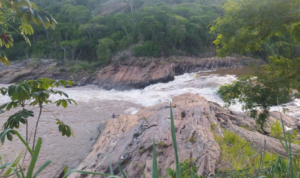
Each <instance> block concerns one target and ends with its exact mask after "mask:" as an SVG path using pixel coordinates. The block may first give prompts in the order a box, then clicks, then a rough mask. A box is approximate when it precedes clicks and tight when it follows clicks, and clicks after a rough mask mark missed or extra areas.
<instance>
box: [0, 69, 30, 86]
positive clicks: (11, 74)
mask: <svg viewBox="0 0 300 178" xmlns="http://www.w3.org/2000/svg"><path fill="white" fill-rule="evenodd" d="M31 72H32V69H6V70H4V71H1V72H0V83H2V84H9V83H14V82H17V81H19V80H20V79H21V78H24V77H26V76H29V75H30V74H31Z"/></svg>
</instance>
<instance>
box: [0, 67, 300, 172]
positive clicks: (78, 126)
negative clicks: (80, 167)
mask: <svg viewBox="0 0 300 178" xmlns="http://www.w3.org/2000/svg"><path fill="white" fill-rule="evenodd" d="M244 74H252V71H251V70H250V69H226V70H218V71H207V72H198V73H190V74H184V75H180V76H176V77H175V80H174V81H171V82H169V83H158V84H154V85H151V86H148V87H146V88H144V89H136V90H129V91H115V90H110V91H107V90H103V89H101V88H98V87H97V86H94V85H88V86H84V87H74V88H60V90H62V91H64V92H66V93H68V95H69V97H70V98H72V99H75V100H76V101H77V102H78V103H79V106H77V107H75V106H71V107H68V108H67V109H57V108H55V107H54V106H49V110H51V111H53V112H54V114H56V115H58V117H59V118H60V119H61V120H63V121H64V122H65V123H66V124H70V126H71V127H72V128H73V130H74V132H75V138H64V137H62V136H61V135H60V134H59V133H58V130H57V126H55V119H53V116H52V114H49V113H44V118H45V119H44V121H43V122H41V125H40V126H41V127H44V128H43V129H40V130H39V132H38V136H40V137H42V138H43V140H44V145H43V146H44V148H43V149H44V150H42V151H43V153H44V154H43V155H44V156H43V157H42V158H41V160H42V161H45V160H47V159H54V160H56V162H55V163H54V166H52V167H51V169H49V170H48V172H46V173H45V174H43V177H53V175H54V172H55V170H57V169H59V168H61V165H62V163H63V164H66V165H68V166H70V167H74V166H76V165H77V164H78V163H79V162H80V160H81V159H82V158H83V157H84V155H85V154H86V153H87V152H88V151H89V150H90V148H91V146H92V145H93V143H94V141H95V140H96V139H97V136H98V135H99V131H98V127H99V124H100V123H104V122H105V121H106V120H107V119H108V118H110V116H111V114H112V113H115V114H135V113H136V112H137V111H138V110H139V109H140V108H142V107H146V106H152V105H155V104H158V103H161V102H171V101H172V98H173V97H174V96H178V95H180V94H184V93H188V92H189V93H194V94H199V95H200V96H203V97H205V98H206V99H207V100H209V101H213V102H216V103H218V104H221V105H223V104H224V102H223V100H222V99H221V98H220V97H219V96H218V95H216V91H217V90H218V88H219V87H220V86H221V85H223V84H229V83H232V82H233V81H235V80H236V79H237V77H238V76H240V75H244ZM3 86H7V85H0V87H3ZM52 99H54V100H55V99H58V98H56V97H55V96H52ZM7 101H9V98H6V97H3V96H0V104H1V103H5V102H7ZM241 106H242V105H241V104H237V105H234V106H231V107H230V109H231V110H234V111H238V112H241V111H242V110H241ZM286 107H287V108H288V109H289V111H288V112H287V114H289V115H291V116H294V117H297V118H298V117H299V118H300V100H295V101H293V102H290V103H288V104H286ZM279 109H281V108H278V107H275V106H274V107H272V110H277V111H278V110H279ZM2 115H3V114H2ZM6 115H9V114H6ZM0 116H1V115H0ZM3 117H7V116H1V117H0V124H1V125H2V124H3V122H4V121H5V119H4V120H3V119H1V118H3ZM56 117H57V116H56ZM49 122H50V123H49ZM22 129H23V130H22ZM20 131H21V133H22V134H24V128H20ZM15 140H16V139H15ZM14 147H22V146H21V144H20V143H19V142H17V141H14V142H12V143H11V142H8V143H5V144H4V146H0V155H3V154H7V155H8V154H9V153H10V149H11V148H14ZM19 150H20V149H19ZM71 155H72V156H71ZM74 155H77V156H74ZM9 156H11V157H12V156H16V154H14V155H9ZM53 157H54V158H53ZM70 158H72V159H70ZM42 161H41V162H42Z"/></svg>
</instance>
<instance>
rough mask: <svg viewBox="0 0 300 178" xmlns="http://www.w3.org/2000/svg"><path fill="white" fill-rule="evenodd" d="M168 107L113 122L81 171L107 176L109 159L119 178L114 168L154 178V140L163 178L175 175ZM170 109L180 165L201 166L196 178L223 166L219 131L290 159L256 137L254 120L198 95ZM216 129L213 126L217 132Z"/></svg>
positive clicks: (183, 97)
mask: <svg viewBox="0 0 300 178" xmlns="http://www.w3.org/2000/svg"><path fill="white" fill-rule="evenodd" d="M169 106H170V105H169V103H161V104H158V105H156V106H152V107H148V108H143V109H141V110H140V111H139V112H138V113H137V114H135V115H128V116H120V117H119V118H117V119H109V120H108V121H107V122H106V126H105V129H104V130H103V132H102V134H101V135H100V137H99V138H98V141H97V142H96V143H95V145H94V146H93V148H92V151H91V152H90V153H89V154H88V155H87V156H86V158H85V159H83V161H82V162H81V164H80V165H79V166H78V167H77V169H80V170H85V171H95V172H103V173H109V172H110V171H109V169H110V168H109V157H110V160H111V161H112V163H113V165H112V166H113V169H114V172H115V173H116V174H119V175H120V171H119V169H118V167H117V165H116V164H115V162H118V163H119V164H120V165H121V167H122V168H123V170H124V171H125V172H126V174H127V175H128V176H129V177H142V174H143V173H144V174H145V176H146V177H151V168H152V147H153V139H155V143H156V148H157V155H158V156H157V157H158V158H157V159H158V167H159V169H160V176H163V175H165V171H166V169H167V168H168V167H171V168H173V169H174V168H175V164H174V162H175V158H174V150H173V149H174V148H173V144H172V136H171V132H170V130H171V129H170V108H169ZM172 108H173V114H174V120H175V127H176V138H177V147H178V155H179V160H180V162H182V161H184V160H186V159H193V160H194V161H195V165H197V170H198V172H197V175H204V176H208V175H213V174H214V171H215V169H216V168H217V166H220V165H219V161H220V160H219V159H220V147H219V145H218V143H217V142H216V141H215V140H214V134H213V132H214V133H216V134H218V135H221V136H222V135H223V133H222V132H223V131H222V129H221V127H222V128H223V129H226V130H228V131H231V132H234V133H236V134H238V135H240V136H241V137H243V138H245V139H246V140H248V141H249V142H250V144H251V145H252V146H254V147H255V148H257V149H262V147H263V145H265V149H266V150H269V151H271V152H275V153H278V154H281V155H286V153H285V150H284V148H283V147H282V145H281V144H280V142H279V141H278V140H277V139H275V138H272V137H269V136H266V135H262V134H261V133H259V132H256V131H255V127H256V125H255V121H254V120H253V119H251V118H249V117H248V116H247V115H245V114H242V113H234V112H231V111H229V110H227V109H224V108H222V107H221V106H219V105H217V104H214V103H212V102H208V101H207V100H206V99H204V98H203V97H200V96H199V95H195V94H190V93H187V94H183V95H180V96H178V97H175V98H173V103H172ZM183 112H184V114H182V113H183ZM277 116H278V113H276V112H272V113H271V118H270V120H272V119H275V118H276V117H277ZM143 118H146V120H145V119H143ZM283 118H284V123H286V124H287V125H288V124H289V125H290V126H293V125H295V126H296V124H295V120H294V119H293V118H291V117H288V116H284V117H283ZM212 124H214V126H215V128H214V130H213V131H212V130H211V128H212V127H211V125H212ZM242 127H244V128H249V130H246V129H244V128H242ZM108 135H109V136H108ZM299 151H300V146H299V145H295V144H292V153H293V154H294V155H297V154H298V153H299ZM221 166H222V165H221ZM70 177H71V178H79V177H80V175H79V174H77V173H74V174H72V175H71V176H70ZM86 177H90V178H91V177H93V176H86Z"/></svg>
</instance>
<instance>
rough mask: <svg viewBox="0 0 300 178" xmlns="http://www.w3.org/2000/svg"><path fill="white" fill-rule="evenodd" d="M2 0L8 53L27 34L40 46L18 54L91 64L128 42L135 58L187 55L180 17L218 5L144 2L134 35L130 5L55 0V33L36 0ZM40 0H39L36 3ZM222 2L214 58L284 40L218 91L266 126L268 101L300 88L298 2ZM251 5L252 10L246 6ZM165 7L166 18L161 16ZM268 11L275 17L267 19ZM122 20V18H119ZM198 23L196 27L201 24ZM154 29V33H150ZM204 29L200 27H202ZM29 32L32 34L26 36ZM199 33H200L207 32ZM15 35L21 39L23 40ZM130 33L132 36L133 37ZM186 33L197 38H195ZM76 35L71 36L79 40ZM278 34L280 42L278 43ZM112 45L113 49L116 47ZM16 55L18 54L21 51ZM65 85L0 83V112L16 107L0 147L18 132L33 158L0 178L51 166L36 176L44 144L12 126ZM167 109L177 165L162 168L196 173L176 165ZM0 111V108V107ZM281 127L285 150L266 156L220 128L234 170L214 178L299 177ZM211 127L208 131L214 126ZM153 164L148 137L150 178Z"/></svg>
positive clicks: (29, 176) (184, 20)
mask: <svg viewBox="0 0 300 178" xmlns="http://www.w3.org/2000/svg"><path fill="white" fill-rule="evenodd" d="M0 2H1V3H0V8H1V11H0V13H1V15H2V16H1V19H0V24H1V26H0V28H1V29H2V30H3V33H2V35H1V36H0V38H1V43H0V45H1V47H2V48H4V47H6V48H10V47H12V45H13V44H14V43H13V42H15V44H16V45H15V47H16V48H14V50H15V49H16V50H17V48H18V45H21V44H22V43H25V42H27V43H30V38H31V41H34V42H36V44H38V45H37V46H34V45H33V49H35V50H33V51H34V52H36V51H38V53H29V52H30V51H29V48H26V47H24V46H21V47H20V46H19V49H20V50H18V51H19V52H22V51H23V52H24V50H25V53H23V54H25V55H32V54H39V52H41V53H40V54H42V55H46V56H47V55H49V56H50V55H57V57H61V56H63V59H64V60H67V59H72V60H79V59H80V56H81V55H82V56H85V57H86V55H93V54H95V55H96V56H97V58H87V59H90V61H98V62H99V61H100V62H101V64H107V63H108V62H110V60H111V56H112V54H113V53H115V52H117V51H119V50H122V49H126V48H128V47H130V46H131V45H136V44H139V45H136V46H133V47H134V51H135V52H136V53H137V54H136V55H139V56H143V55H146V56H147V55H152V56H153V55H159V54H160V55H165V54H166V55H168V54H169V53H168V52H169V51H170V50H171V52H178V51H184V52H185V53H188V52H189V50H190V49H192V48H193V47H194V46H192V47H191V48H190V49H188V48H186V47H188V44H185V43H186V39H187V37H188V35H187V30H190V29H192V27H194V26H193V20H192V19H193V18H192V15H190V16H189V17H185V16H184V15H186V14H188V15H189V13H187V12H186V11H188V12H192V14H193V13H195V14H196V16H197V15H200V18H195V19H194V20H199V19H200V21H197V22H196V23H195V24H201V23H202V22H205V24H206V20H208V17H205V14H204V13H203V14H201V13H202V11H205V12H206V13H217V12H218V11H216V9H217V7H214V6H212V5H211V4H210V5H206V6H207V7H205V8H203V7H204V6H203V5H194V4H193V5H191V4H181V5H177V6H170V5H168V4H163V5H156V6H152V7H145V8H144V9H142V10H140V11H136V14H137V15H136V16H135V18H138V17H143V18H142V19H141V20H138V21H135V19H130V20H131V22H133V23H131V22H130V23H129V25H133V24H134V25H137V24H140V26H136V27H138V28H145V29H144V30H145V31H143V32H138V33H135V31H134V30H133V29H134V28H131V27H130V28H129V29H131V30H132V31H129V30H128V29H127V25H128V23H126V24H124V22H129V21H123V17H131V16H130V14H134V12H135V11H134V10H133V9H134V8H133V6H132V8H131V11H130V13H127V14H121V17H122V18H120V17H119V18H118V16H120V14H114V15H110V16H107V17H102V16H92V15H91V13H90V12H91V11H90V10H89V9H88V8H86V7H85V5H84V4H83V5H82V4H81V5H78V4H79V3H84V2H85V1H76V0H75V1H71V2H70V3H69V2H68V3H67V4H64V2H62V4H61V2H60V1H53V3H55V2H60V3H59V4H60V5H62V6H58V7H57V6H56V10H58V12H57V14H58V17H59V18H61V20H62V26H60V27H58V29H60V30H56V31H47V30H45V29H47V28H48V27H50V26H51V27H52V28H54V27H55V24H56V21H55V19H54V18H53V17H52V16H51V15H50V14H48V13H47V12H44V11H40V10H39V9H38V7H37V6H36V5H35V4H34V3H31V2H30V1H14V0H0ZM39 2H40V3H41V2H42V1H39ZM88 2H90V1H88ZM88 2H87V3H88ZM180 2H181V1H180ZM90 3H91V2H90ZM223 7H224V15H223V14H222V13H220V14H221V15H222V17H221V18H219V19H217V21H215V24H214V25H213V26H212V27H211V30H212V32H215V33H217V34H218V37H217V39H216V40H215V44H216V45H218V47H219V50H218V53H219V55H224V54H226V53H231V52H240V53H248V52H250V53H253V54H255V51H256V52H257V50H259V49H262V51H264V48H263V47H265V45H266V44H274V46H272V45H271V46H267V48H266V49H270V48H271V49H272V50H274V49H276V47H278V45H275V44H276V41H278V40H279V41H281V42H282V43H281V44H284V45H279V47H280V48H278V49H281V50H279V54H280V55H282V57H276V56H273V57H270V64H268V65H266V66H261V67H258V68H257V69H258V70H257V76H256V78H254V77H252V76H248V77H241V78H239V79H238V80H237V81H236V82H235V83H233V84H231V85H226V86H223V87H221V89H220V90H219V94H220V95H221V96H222V97H223V98H224V100H225V101H226V102H227V103H228V104H229V105H230V104H232V103H234V102H235V101H236V99H238V100H240V102H242V103H244V109H245V110H248V111H250V113H251V116H252V117H254V118H256V120H257V123H258V124H259V125H260V128H261V130H263V131H264V126H265V124H266V122H267V119H268V115H269V113H268V112H269V108H270V106H271V105H274V103H275V104H281V103H282V102H286V101H288V100H289V99H290V98H291V97H292V96H294V97H298V95H297V93H295V92H294V91H295V90H296V91H299V90H300V89H299V84H298V83H299V72H298V69H299V62H298V60H297V58H296V57H295V54H294V52H295V45H297V44H298V43H299V42H300V38H299V28H300V27H299V26H300V23H299V17H300V15H299V2H298V1H297V0H284V1H283V0H274V1H266V2H261V1H259V0H249V1H242V0H237V1H228V2H227V3H226V4H225V5H224V6H223ZM249 7H251V8H249ZM193 8H195V9H196V10H195V11H194V12H193V11H192V10H191V9H193ZM54 9H55V8H54ZM178 9H181V10H182V14H181V11H177V10H178ZM253 9H258V10H256V11H252V10H253ZM206 10H207V11H206ZM198 11H199V12H198ZM165 12H166V14H167V15H166V14H165ZM78 13H80V14H81V15H80V16H78V15H77V14H78ZM274 13H275V16H273V15H274ZM11 16H12V17H15V19H16V20H18V22H21V23H14V22H15V21H12V20H11V19H10V18H6V17H11ZM96 17H97V19H95V18H96ZM163 17H164V18H163ZM270 17H272V18H270ZM209 18H210V17H209ZM120 19H121V21H118V20H120ZM124 19H126V18H124ZM91 20H94V21H91ZM202 20H203V21H202ZM252 20H254V21H252ZM102 21H103V23H102ZM85 22H87V23H91V24H89V25H87V26H86V27H83V26H80V25H84V24H86V23H85ZM98 22H101V23H98ZM122 22H123V23H122ZM134 22H136V23H134ZM147 22H151V23H147ZM254 22H255V23H254ZM31 23H35V24H43V26H44V27H45V28H42V30H41V31H40V32H41V34H42V33H43V34H46V35H45V38H46V39H44V40H42V43H39V42H41V41H40V39H41V38H42V39H43V37H40V36H39V33H34V31H33V29H32V26H31ZM97 23H98V25H99V26H97V28H100V29H101V30H103V31H101V30H99V29H97V28H96V30H95V29H94V26H93V25H94V24H97ZM187 24H189V25H191V28H189V29H187V27H188V26H186V25H187ZM16 27H17V28H16ZM78 27H79V28H78ZM90 27H91V28H90ZM146 27H147V28H146ZM200 27H201V28H202V26H200ZM39 28H40V27H37V31H36V32H38V31H39V30H40V29H39ZM86 28H87V29H88V30H87V31H84V29H85V30H86ZM106 28H108V29H109V31H108V32H107V33H108V35H107V36H106V35H105V33H106V32H105V29H106ZM166 28H167V30H166ZM17 29H19V30H17ZM77 29H79V30H80V29H82V30H83V31H84V33H83V34H85V36H84V35H82V36H80V35H78V34H80V31H77ZM150 29H151V31H150ZM162 29H163V30H162ZM196 29H197V28H196ZM12 30H14V32H11V31H12ZM91 30H95V34H93V35H95V36H92V33H91V32H92V31H91ZM135 30H139V29H135ZM152 31H154V32H156V33H155V34H154V33H151V32H152ZM203 31H205V28H204V30H203ZM97 32H101V34H97ZM182 32H184V33H182ZM205 32H206V31H205ZM33 33H34V35H33V36H31V37H29V36H30V35H32V34H33ZM50 33H53V34H50ZM202 33H203V32H201V34H202ZM133 34H136V35H137V37H138V38H140V37H141V38H140V39H138V41H129V40H134V38H133V37H135V36H133V37H132V36H131V35H133ZM183 34H184V35H183ZM196 34H197V33H196ZM204 34H205V35H206V34H208V33H204ZM50 35H51V38H50ZM72 35H73V36H72ZM76 35H78V36H79V37H78V38H77V36H76ZM97 35H98V36H101V39H100V38H98V37H97ZM102 35H103V36H102ZM209 35H213V34H208V36H209ZM13 37H14V38H13ZM20 37H22V39H21V38H20ZM102 37H103V38H102ZM130 37H132V39H131V38H130ZM171 37H172V38H171ZM183 37H184V38H183ZM190 37H192V38H193V39H194V38H195V39H196V37H195V36H194V35H192V36H190ZM205 37H207V36H205ZM18 38H19V39H18ZM23 39H25V40H23ZM75 39H77V41H76V40H75ZM198 39H202V40H203V39H205V38H202V37H201V36H200V37H199V38H198ZM282 39H284V40H283V41H282ZM14 40H15V41H14ZM80 40H82V41H80ZM89 40H90V41H89ZM92 40H95V43H93V42H92ZM98 40H99V42H98ZM128 41H129V42H128ZM83 42H90V43H88V44H85V45H86V46H85V45H83ZM136 42H141V43H136ZM202 42H203V41H201V42H200V43H202ZM43 43H44V44H43ZM200 43H199V44H200ZM205 43H206V41H204V43H203V44H205ZM89 44H94V46H92V47H90V46H89ZM124 44H125V45H124ZM182 44H185V45H182ZM199 44H197V45H199ZM80 45H82V46H80ZM122 45H124V46H122ZM236 45H238V46H236ZM79 46H80V48H79ZM95 46H96V48H95ZM200 46H201V45H200ZM34 47H35V48H34ZM48 47H51V48H48ZM77 47H78V48H77ZM115 47H116V48H117V49H114V48H115ZM123 47H124V48H123ZM205 47H209V46H205ZM290 47H291V48H290ZM2 48H1V49H2ZM30 49H31V48H30ZM49 49H50V50H49ZM196 49H200V47H199V46H197V48H196ZM203 49H205V48H203ZM114 50H115V51H114ZM149 50H150V52H149ZM49 51H51V52H49ZM52 51H56V52H57V53H55V52H54V53H52ZM191 51H193V50H191ZM266 51H267V50H266ZM285 52H287V53H285ZM5 54H6V55H12V53H11V52H10V51H9V50H5V53H4V52H3V51H1V55H0V62H2V63H5V64H7V65H8V64H9V61H8V59H7V57H6V55H5ZM19 54H21V55H23V54H22V53H19ZM191 54H192V53H191ZM270 54H273V53H270ZM290 54H293V55H290ZM66 84H72V82H68V81H54V80H50V79H40V80H36V81H24V82H20V83H17V84H15V85H12V86H10V87H9V88H1V94H2V95H8V96H9V97H10V98H11V101H10V102H9V103H7V104H5V105H3V106H1V109H5V110H10V109H11V108H12V107H20V108H21V110H20V111H19V112H18V113H15V114H14V115H12V116H10V117H9V118H8V120H7V122H6V123H5V124H4V129H5V130H4V131H3V132H1V134H0V140H1V142H2V144H3V143H4V141H5V139H6V138H7V139H8V140H12V139H13V138H12V136H13V135H15V136H17V137H18V138H19V139H20V140H21V142H22V143H23V144H24V146H25V147H26V149H27V151H28V152H29V154H30V156H31V162H30V165H29V168H28V169H24V168H23V167H21V166H20V165H19V162H20V160H21V156H22V155H20V156H18V157H17V158H16V160H15V161H13V162H10V163H4V164H1V165H0V174H1V176H2V177H8V176H11V174H14V175H16V176H17V177H22V178H34V177H36V176H37V175H39V173H40V172H41V171H43V169H45V168H46V167H47V166H48V165H49V164H50V163H51V161H50V160H49V161H46V162H45V163H44V164H43V165H42V166H41V167H40V168H39V169H38V170H37V172H35V174H34V173H33V170H34V168H35V164H36V161H37V159H38V156H39V151H40V148H41V146H42V139H41V138H38V139H37V141H35V139H34V141H33V142H34V143H33V145H32V147H30V146H29V142H28V138H27V136H28V133H27V134H26V138H25V139H24V138H22V136H21V135H20V134H19V133H18V132H17V131H16V130H13V129H16V128H19V126H20V124H21V123H22V124H25V125H26V124H27V123H28V122H27V121H28V120H27V119H28V118H30V117H33V113H32V112H31V111H29V110H26V108H25V105H28V103H29V104H30V105H33V106H38V108H39V109H40V114H39V116H38V118H39V119H40V117H41V113H42V110H43V109H45V107H44V104H47V103H51V102H52V101H51V100H49V97H50V95H51V94H59V95H64V96H66V97H67V95H66V94H65V93H62V92H60V91H56V90H54V89H53V88H54V87H58V86H59V85H63V86H65V85H66ZM72 102H73V103H75V101H74V100H71V99H60V100H57V101H55V104H56V105H57V106H60V105H61V106H63V107H67V105H68V103H69V104H71V103H72ZM75 104H76V103H75ZM257 108H260V109H262V110H263V112H261V113H259V112H258V111H257ZM170 110H171V111H170V114H171V116H170V118H171V133H172V141H173V146H174V157H175V158H176V159H175V160H176V162H175V164H176V169H175V170H171V169H168V171H167V174H168V175H167V176H171V177H176V178H180V177H199V176H197V175H196V170H195V167H194V166H193V161H192V160H187V161H185V162H184V163H181V164H180V163H179V161H178V160H179V159H178V154H177V145H176V136H175V127H174V119H173V113H172V107H171V109H170ZM0 113H3V111H0ZM39 119H38V121H39ZM38 121H37V122H36V127H35V133H36V130H37V129H38ZM57 125H58V127H59V131H60V132H62V135H63V136H64V135H66V136H71V135H72V130H71V128H70V127H68V126H67V125H65V124H64V123H63V122H62V121H60V120H57ZM281 128H282V132H281V131H280V126H279V125H278V123H275V125H273V127H272V128H271V130H272V134H273V136H276V138H277V139H278V140H279V141H280V142H281V144H282V146H283V148H284V149H285V151H286V154H287V157H286V158H283V157H281V156H278V155H272V154H271V153H267V152H266V150H264V149H263V151H261V152H258V151H257V150H254V149H253V148H252V147H251V146H250V145H248V143H247V142H246V141H245V140H243V139H242V138H240V137H239V136H237V135H235V134H233V133H230V132H225V136H224V138H216V139H217V140H218V141H219V144H220V146H221V148H222V151H223V155H222V156H223V159H225V160H226V159H227V161H229V162H230V163H231V164H232V165H233V168H232V170H230V171H227V172H226V174H223V173H220V174H216V175H215V177H224V176H225V177H245V176H246V177H278V178H282V177H286V178H297V177H299V172H300V165H299V157H296V156H294V155H292V152H291V143H292V141H293V139H294V138H293V135H292V134H287V133H286V131H285V128H284V127H283V121H282V119H281ZM211 129H213V126H212V128H211ZM34 138H36V134H34ZM232 146H233V147H232ZM234 149H239V151H240V152H242V154H240V155H239V153H240V152H234V151H233V150H234ZM249 150H253V152H254V153H257V154H256V155H253V156H252V155H251V151H249ZM226 153H228V154H227V156H224V154H226ZM239 156H241V157H242V158H245V160H248V162H250V163H249V164H245V165H243V163H242V162H240V161H239V160H238V161H237V160H236V159H235V158H236V157H239ZM273 156H274V159H273ZM256 158H260V159H256ZM246 162H247V161H246ZM158 167H159V165H158V164H157V159H156V144H155V141H153V166H152V177H153V178H157V177H158ZM119 169H120V172H121V173H122V175H123V176H124V177H127V176H126V173H125V172H124V171H123V170H122V168H121V167H120V166H119ZM73 172H78V173H81V174H94V175H103V176H107V177H119V176H113V174H114V172H113V170H112V166H110V173H109V174H103V173H95V172H87V171H82V170H73V169H65V171H64V177H67V176H68V175H69V174H71V173H73ZM200 177H201V176H200Z"/></svg>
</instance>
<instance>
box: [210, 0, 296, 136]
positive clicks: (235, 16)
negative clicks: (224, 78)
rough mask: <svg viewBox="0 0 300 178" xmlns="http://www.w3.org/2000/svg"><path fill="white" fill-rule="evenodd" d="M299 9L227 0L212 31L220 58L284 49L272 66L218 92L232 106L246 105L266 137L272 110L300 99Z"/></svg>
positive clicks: (277, 1) (291, 0) (279, 1)
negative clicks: (268, 49)
mask: <svg viewBox="0 0 300 178" xmlns="http://www.w3.org/2000/svg"><path fill="white" fill-rule="evenodd" d="M299 7H300V2H299V1H298V0H287V1H283V0H274V1H259V0H248V1H242V0H237V1H228V2H227V3H226V4H225V5H224V6H223V8H224V16H222V17H220V18H218V19H217V20H216V21H215V24H214V25H213V26H212V27H211V30H212V31H213V32H216V33H218V37H217V39H216V40H215V41H214V43H215V44H216V45H217V47H218V55H220V56H223V55H228V54H230V53H232V52H239V53H245V51H248V52H256V51H260V50H263V49H264V48H266V46H269V47H272V48H273V49H274V48H275V47H276V46H277V45H278V44H280V50H279V53H278V54H277V55H274V56H269V61H268V62H269V63H268V64H267V65H264V66H255V68H256V73H255V76H242V77H240V78H238V79H237V81H235V82H234V83H233V84H229V85H224V86H222V87H221V88H220V89H219V90H218V94H219V95H220V96H221V97H222V98H223V99H224V101H225V102H226V103H227V105H231V104H234V103H235V102H237V101H239V102H241V103H242V104H243V109H244V110H246V111H249V112H250V115H251V117H253V118H256V122H257V124H258V125H260V128H261V130H262V131H264V132H265V130H264V126H265V124H266V120H267V119H268V117H269V109H270V107H271V106H274V105H282V104H284V103H286V102H288V101H290V100H291V99H292V98H293V97H299V94H298V92H299V91H300V87H299V80H300V75H299V74H300V73H299V65H300V61H299V59H300V58H298V56H297V55H295V53H297V51H298V50H299V43H300V41H299V35H300V31H299V25H300V11H299V9H300V8H299ZM258 109H262V111H260V112H259V111H258Z"/></svg>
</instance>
